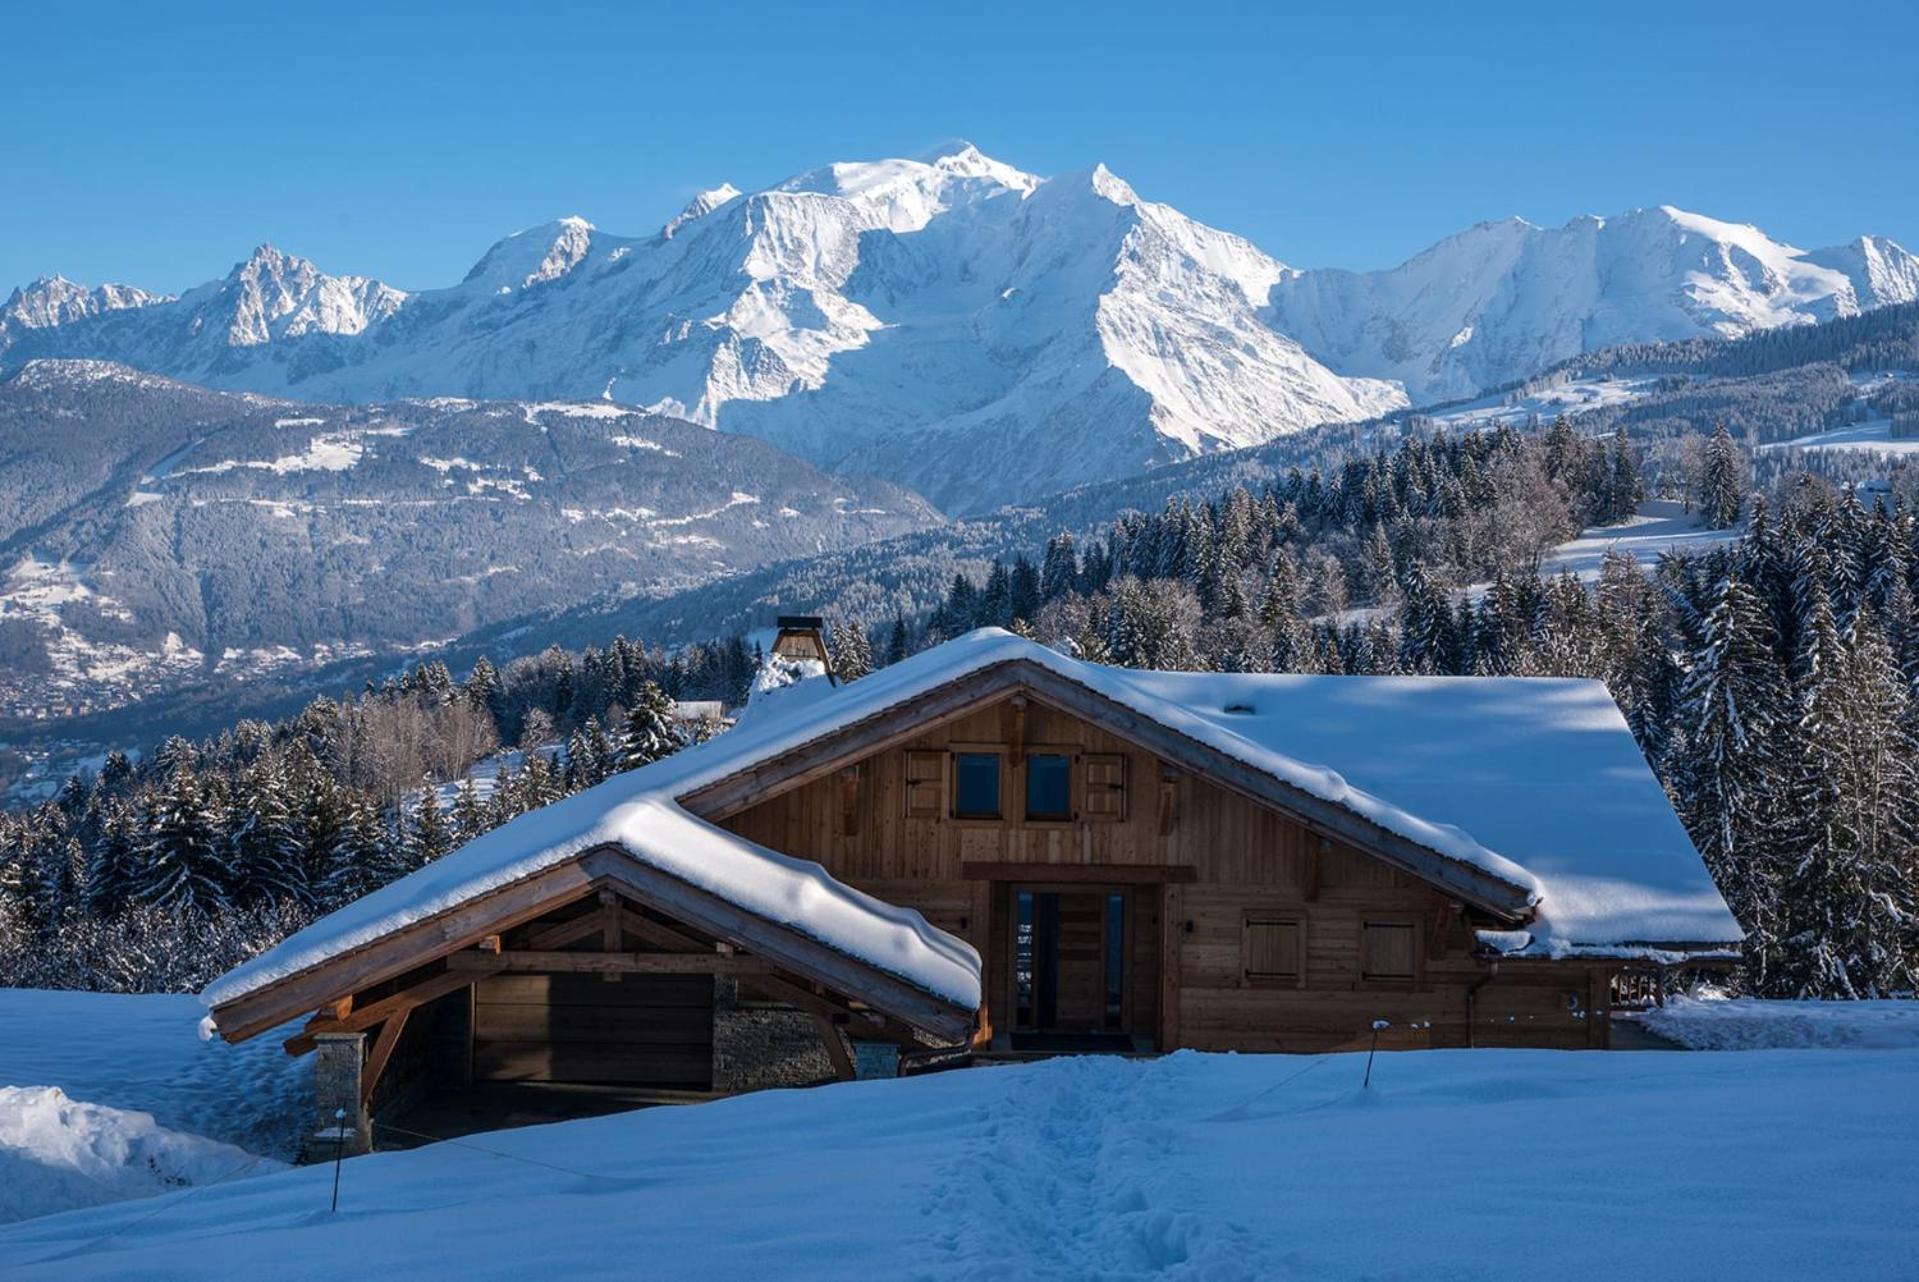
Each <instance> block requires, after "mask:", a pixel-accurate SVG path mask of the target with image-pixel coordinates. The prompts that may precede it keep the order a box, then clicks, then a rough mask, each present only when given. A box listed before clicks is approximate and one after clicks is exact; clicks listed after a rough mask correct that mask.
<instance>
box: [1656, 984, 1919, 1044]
mask: <svg viewBox="0 0 1919 1282" xmlns="http://www.w3.org/2000/svg"><path fill="white" fill-rule="evenodd" d="M1637 1018H1638V1020H1639V1022H1640V1023H1641V1024H1643V1025H1645V1026H1646V1027H1647V1028H1648V1029H1650V1030H1651V1031H1653V1032H1655V1033H1657V1034H1659V1035H1660V1036H1661V1037H1664V1038H1667V1039H1668V1040H1670V1041H1675V1042H1678V1043H1679V1044H1680V1045H1681V1046H1686V1047H1690V1048H1691V1049H1693V1050H1706V1051H1744V1050H1777V1049H1786V1048H1792V1047H1837V1048H1847V1049H1859V1050H1915V1051H1919V1001H1874V1002H1819V1001H1804V1002H1787V1001H1762V1000H1758V999H1755V998H1750V997H1741V998H1734V999H1729V1000H1728V999H1700V998H1692V997H1675V998H1673V999H1672V1000H1670V1001H1669V1002H1667V1003H1666V1005H1664V1006H1662V1007H1659V1008H1658V1009H1655V1010H1649V1011H1646V1012H1645V1013H1644V1014H1642V1015H1640V1016H1638V1017H1637Z"/></svg>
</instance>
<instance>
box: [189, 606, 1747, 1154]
mask: <svg viewBox="0 0 1919 1282" xmlns="http://www.w3.org/2000/svg"><path fill="white" fill-rule="evenodd" d="M789 648H791V649H795V650H797V649H799V648H802V646H801V645H800V644H799V643H795V644H794V645H793V646H789ZM764 694H765V697H764V698H756V701H755V703H754V704H753V705H752V706H750V707H749V708H748V710H747V713H746V715H745V716H744V717H743V719H742V721H741V724H740V725H739V726H738V727H736V728H735V729H733V730H730V731H728V732H727V733H725V734H723V735H720V736H719V737H717V738H715V739H714V740H712V741H710V742H708V743H705V744H701V745H699V746H697V747H694V748H690V749H688V750H686V751H684V752H682V753H680V754H678V755H676V756H675V757H672V758H669V759H668V760H666V761H663V762H660V763H657V764H655V765H653V766H649V767H645V768H643V769H641V770H638V771H634V772H630V773H628V774H625V775H621V776H618V777H616V778H615V779H613V780H610V781H609V782H607V783H606V784H603V785H601V786H600V787H599V788H596V789H592V790H589V791H588V792H585V793H581V794H579V795H577V796H575V797H572V798H568V799H567V800H565V801H562V802H560V803H557V804H556V805H554V806H551V807H548V808H546V809H545V810H543V811H539V812H535V813H534V814H530V815H527V816H523V817H521V818H520V819H517V820H515V821H513V822H512V823H510V824H507V825H505V826H503V827H502V828H501V829H498V830H496V831H495V832H494V833H490V834H488V835H486V836H485V837H482V838H480V839H478V840H476V841H475V842H473V843H471V844H470V845H469V846H467V847H464V848H462V849H461V850H459V851H456V852H454V853H453V854H451V855H449V856H447V857H446V858H445V859H443V860H441V861H439V862H438V863H437V864H435V865H433V866H431V867H429V868H426V869H422V870H421V871H420V872H418V873H415V874H413V875H412V876H409V877H407V878H404V879H402V880H401V881H399V882H396V883H394V884H393V885H391V886H388V887H385V888H383V889H382V890H380V891H378V892H375V893H374V894H373V895H370V896H368V897H367V898H366V899H364V900H362V901H360V902H359V903H357V904H355V905H350V906H349V907H348V908H346V909H343V910H342V911H341V912H340V913H337V914H335V915H334V917H331V918H328V919H326V920H324V921H322V922H319V923H316V924H315V925H314V926H313V927H310V928H309V929H308V930H307V931H303V932H301V933H300V934H298V935H295V936H294V937H292V938H290V939H289V940H287V941H285V942H284V943H283V944H281V945H280V946H279V947H278V948H276V949H274V950H272V951H270V952H269V953H267V954H265V955H263V956H262V957H261V958H258V959H256V960H255V961H254V962H250V963H248V964H247V965H246V966H243V967H241V968H240V969H238V970H236V971H235V972H233V973H232V974H230V975H229V976H227V977H225V978H223V979H222V980H221V981H219V982H217V983H216V984H215V985H213V986H212V987H211V988H210V989H209V990H208V992H207V995H206V996H207V1000H208V1002H209V1004H210V1005H211V1007H212V1016H211V1018H212V1022H213V1025H214V1026H215V1027H216V1028H217V1029H218V1031H219V1033H220V1035H221V1036H223V1037H225V1038H227V1039H228V1040H230V1041H237V1040H241V1039H244V1038H248V1037H252V1036H255V1035H258V1034H260V1033H263V1032H266V1031H267V1030H269V1029H275V1028H278V1027H280V1026H282V1025H284V1024H285V1023H287V1021H289V1020H292V1019H296V1018H301V1017H305V1018H306V1023H305V1025H304V1027H303V1028H302V1029H301V1030H300V1031H299V1032H298V1033H297V1034H296V1035H295V1036H293V1037H292V1038H291V1039H290V1040H289V1041H288V1042H287V1049H288V1050H289V1051H290V1052H293V1053H296V1054H297V1053H302V1052H304V1051H306V1050H308V1049H313V1048H319V1049H321V1051H322V1062H321V1068H320V1072H321V1078H322V1093H323V1097H324V1098H323V1107H326V1106H331V1107H337V1106H339V1101H340V1100H342V1099H345V1098H348V1097H350V1098H351V1100H352V1102H353V1103H354V1104H355V1106H356V1107H355V1108H354V1109H353V1110H352V1113H351V1114H350V1115H354V1116H360V1117H363V1116H364V1114H365V1113H366V1112H367V1107H366V1106H370V1105H373V1104H376V1103H377V1102H378V1099H379V1092H380V1090H381V1089H382V1087H381V1084H382V1082H383V1081H384V1080H386V1079H387V1078H388V1077H389V1076H390V1075H391V1070H392V1067H393V1065H394V1064H396V1063H398V1062H401V1061H406V1062H408V1063H410V1064H411V1065H413V1068H412V1070H411V1075H412V1077H414V1078H421V1077H424V1078H427V1079H433V1080H439V1081H441V1082H453V1083H465V1082H486V1081H516V1082H526V1081H536V1082H555V1083H592V1084H601V1085H611V1086H620V1087H625V1088H630V1089H635V1090H642V1089H643V1090H651V1091H658V1092H674V1091H679V1092H689V1093H691V1096H692V1097H699V1096H703V1095H704V1094H706V1093H711V1092H716V1091H725V1090H729V1089H738V1088H739V1086H740V1083H739V1082H738V1081H733V1080H727V1079H726V1077H725V1075H724V1074H722V1073H720V1072H718V1071H717V1069H716V1065H717V1064H718V1063H719V1061H720V1060H721V1059H722V1058H724V1057H723V1056H722V1055H721V1054H720V1053H719V1052H718V1051H717V1050H716V1044H717V1043H716V1038H717V1037H719V1036H720V1035H721V1034H720V1033H716V1029H723V1028H724V1027H725V1026H726V1021H727V1020H728V1019H731V1018H738V1017H739V1012H740V1011H741V1010H743V1009H744V1010H748V1011H750V1012H752V1013H753V1017H754V1018H755V1019H757V1020H759V1021H761V1023H762V1024H764V1023H765V1021H767V1020H769V1019H779V1020H785V1021H786V1022H787V1024H788V1026H789V1028H790V1027H791V1026H793V1025H799V1026H802V1027H804V1028H805V1029H807V1030H808V1032H809V1036H811V1037H812V1038H813V1039H814V1040H813V1041H812V1043H811V1045H810V1047H809V1048H807V1049H808V1051H809V1053H810V1054H812V1055H813V1056H814V1057H815V1058H816V1059H817V1058H819V1057H820V1055H821V1054H822V1052H823V1055H824V1062H825V1063H826V1064H827V1065H829V1066H830V1070H831V1073H832V1074H833V1075H835V1076H838V1077H841V1078H847V1077H852V1076H854V1075H856V1073H858V1072H859V1071H860V1065H861V1064H862V1063H867V1064H882V1063H883V1064H884V1065H886V1069H885V1070H884V1071H893V1066H894V1065H896V1064H899V1063H902V1062H903V1063H905V1064H908V1065H911V1064H913V1063H914V1062H916V1061H919V1060H924V1059H928V1058H931V1057H935V1056H937V1055H939V1054H940V1053H942V1052H945V1053H947V1054H949V1055H950V1054H951V1053H952V1052H954V1051H960V1052H968V1053H974V1054H1020V1053H1056V1052H1060V1051H1100V1050H1111V1051H1120V1052H1130V1053H1151V1052H1161V1051H1168V1050H1172V1049H1175V1048H1181V1047H1191V1048H1198V1049H1208V1050H1239V1051H1323V1050H1327V1049H1334V1048H1340V1047H1356V1046H1359V1045H1362V1044H1364V1042H1365V1041H1366V1039H1367V1038H1369V1037H1370V1036H1371V1030H1372V1026H1373V1024H1374V1022H1375V1021H1377V1020H1385V1021H1387V1027H1386V1029H1385V1030H1384V1032H1383V1033H1382V1034H1381V1037H1382V1040H1381V1045H1383V1046H1391V1047H1396V1048H1413V1047H1426V1046H1455V1047H1463V1046H1474V1045H1502V1046H1511V1045H1521V1046H1539V1047H1557V1048H1602V1047H1605V1046H1607V1045H1608V1044H1609V1039H1610V1014H1611V1011H1612V1009H1613V1005H1614V1001H1615V992H1616V991H1617V987H1618V985H1619V982H1620V978H1621V976H1622V973H1624V974H1626V975H1629V976H1632V975H1643V974H1645V973H1647V972H1648V971H1651V970H1655V969H1657V968H1659V967H1663V966H1667V965H1672V964H1686V963H1694V962H1698V961H1701V960H1710V959H1713V958H1718V957H1724V956H1726V955H1727V953H1728V951H1729V950H1730V949H1732V948H1733V947H1734V946H1735V945H1736V944H1737V941H1738V939H1739V931H1738V927H1737V926H1736V924H1734V923H1733V920H1732V918H1731V915H1730V914H1729V913H1728V912H1727V911H1726V908H1725V905H1724V902H1723V900H1722V899H1721V898H1720V897H1719V894H1718V892H1717V890H1716V889H1714V888H1713V886H1712V882H1711V880H1710V878H1709V877H1708V876H1707V875H1706V873H1705V869H1704V867H1703V865H1702V864H1701V862H1700V860H1699V856H1698V855H1697V853H1696V852H1695V851H1694V850H1693V849H1692V847H1691V846H1690V844H1689V843H1688V842H1687V841H1686V838H1685V835H1684V832H1683V830H1682V829H1680V827H1679V825H1678V823H1677V821H1676V820H1675V819H1674V817H1673V816H1672V813H1671V811H1670V809H1669V807H1668V806H1667V804H1666V801H1665V798H1664V795H1663V793H1662V792H1661V791H1660V789H1659V785H1658V783H1657V781H1656V780H1655V779H1654V778H1653V776H1652V773H1651V771H1650V769H1649V768H1648V767H1647V766H1646V763H1645V761H1644V760H1643V758H1642V757H1641V756H1640V755H1639V752H1638V749H1637V747H1636V746H1635V745H1634V743H1633V741H1632V738H1631V735H1630V733H1629V732H1628V731H1627V729H1626V727H1625V724H1624V721H1623V719H1622V718H1621V717H1620V716H1619V713H1618V710H1617V709H1616V707H1614V706H1613V704H1612V702H1611V700H1610V698H1609V697H1608V696H1606V694H1605V692H1604V689H1603V687H1599V686H1597V685H1596V684H1595V683H1590V682H1576V681H1527V680H1522V679H1487V680H1481V679H1472V678H1454V679H1441V678H1342V677H1272V676H1263V677H1262V676H1225V675H1217V674H1209V675H1198V674H1173V673H1147V674H1141V673H1126V672H1121V671H1118V670H1114V669H1107V668H1100V667H1095V666H1093V665H1087V664H1081V663H1078V662H1077V661H1075V660H1072V659H1069V658H1065V657H1062V656H1060V655H1058V654H1056V653H1055V652H1053V651H1051V650H1047V649H1045V648H1043V647H1040V646H1038V645H1034V644H1032V643H1030V642H1026V641H1023V640H1021V639H1019V638H1016V637H1013V636H1010V635H1009V634H1006V633H1001V632H996V631H982V632H980V633H974V634H971V635H969V636H967V637H964V638H961V639H959V640H956V641H954V642H950V643H948V644H947V645H945V646H942V647H938V648H936V649H934V650H931V651H928V652H926V653H924V654H921V655H918V656H915V657H914V658H912V659H909V660H907V661H906V662H904V663H902V664H898V665H895V666H894V667H892V668H889V669H886V670H884V671H883V672H880V673H877V674H874V675H873V676H870V677H867V678H864V679H862V680H860V681H857V682H853V683H850V684H846V685H840V686H834V685H832V684H831V683H830V682H829V681H828V680H826V679H825V678H819V679H816V680H808V681H803V682H800V683H798V684H797V685H794V686H790V687H787V688H784V689H774V690H771V691H766V692H764ZM716 993H717V994H718V995H719V1000H717V1001H716ZM422 1012H431V1013H432V1018H431V1019H423V1018H421V1014H422ZM409 1030H411V1031H409ZM787 1044H788V1045H789V1046H790V1045H791V1044H792V1043H791V1041H790V1038H789V1040H788V1042H787ZM364 1126H365V1123H364V1121H360V1122H358V1123H356V1127H357V1130H356V1137H355V1138H356V1139H357V1140H359V1141H361V1142H363V1141H364V1139H365V1134H364Z"/></svg>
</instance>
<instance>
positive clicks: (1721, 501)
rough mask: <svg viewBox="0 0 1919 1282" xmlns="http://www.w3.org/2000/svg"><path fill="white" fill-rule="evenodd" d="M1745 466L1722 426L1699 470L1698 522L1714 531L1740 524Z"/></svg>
mask: <svg viewBox="0 0 1919 1282" xmlns="http://www.w3.org/2000/svg"><path fill="white" fill-rule="evenodd" d="M1745 471H1746V469H1745V463H1744V461H1743V460H1742V459H1741V458H1740V457H1739V447H1738V446H1737V445H1734V444H1733V441H1732V434H1731V433H1730V432H1728V431H1727V430H1726V425H1725V424H1724V423H1721V424H1719V425H1718V427H1716V428H1715V429H1713V434H1712V439H1711V440H1709V441H1707V442H1706V455H1705V459H1704V461H1703V463H1702V465H1701V467H1700V469H1699V485H1698V488H1697V490H1696V491H1695V493H1694V496H1693V497H1694V498H1695V499H1696V500H1697V501H1698V503H1699V519H1700V521H1702V522H1703V523H1704V524H1705V525H1706V526H1708V527H1709V528H1711V529H1715V530H1726V529H1731V528H1732V527H1733V526H1735V525H1737V524H1739V514H1740V512H1741V511H1742V510H1744V508H1745V506H1746V476H1745Z"/></svg>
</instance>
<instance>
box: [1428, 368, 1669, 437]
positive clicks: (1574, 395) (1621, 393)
mask: <svg viewBox="0 0 1919 1282" xmlns="http://www.w3.org/2000/svg"><path fill="white" fill-rule="evenodd" d="M1658 385H1659V380H1658V379H1657V378H1579V379H1572V380H1570V381H1568V382H1564V383H1556V384H1554V385H1553V386H1551V387H1546V388H1541V389H1540V390H1539V391H1537V392H1530V393H1527V394H1526V395H1523V396H1522V395H1519V394H1517V393H1506V394H1502V395H1498V396H1485V397H1481V398H1480V399H1479V400H1476V401H1471V402H1468V403H1467V404H1464V405H1455V406H1453V407H1452V408H1450V409H1447V410H1442V411H1440V412H1439V413H1436V414H1432V415H1430V416H1429V417H1430V418H1431V419H1432V420H1433V422H1435V423H1439V424H1443V425H1444V426H1446V427H1449V428H1453V429H1454V430H1459V431H1463V430H1467V429H1472V428H1486V427H1494V426H1497V425H1498V424H1500V423H1515V424H1523V423H1527V422H1530V421H1531V420H1533V419H1553V418H1558V417H1559V416H1560V415H1561V414H1564V415H1567V416H1568V417H1571V416H1573V415H1576V414H1584V413H1587V412H1588V411H1590V410H1597V409H1606V408H1608V407H1610V406H1616V405H1628V404H1631V403H1632V402H1633V401H1636V400H1638V399H1639V398H1641V397H1642V396H1646V395H1648V394H1650V393H1651V392H1652V391H1654V390H1655V389H1656V388H1657V387H1658Z"/></svg>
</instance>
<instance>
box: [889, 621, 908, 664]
mask: <svg viewBox="0 0 1919 1282" xmlns="http://www.w3.org/2000/svg"><path fill="white" fill-rule="evenodd" d="M908 652H909V642H908V639H907V634H906V616H905V615H903V614H896V615H894V616H893V628H892V631H890V632H889V633H887V637H886V664H887V666H888V667H891V666H892V665H893V664H895V663H898V662H899V661H900V660H901V659H904V658H905V657H906V656H907V654H908Z"/></svg>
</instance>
